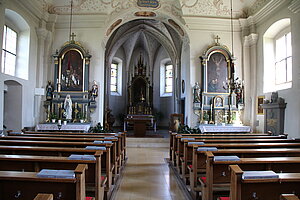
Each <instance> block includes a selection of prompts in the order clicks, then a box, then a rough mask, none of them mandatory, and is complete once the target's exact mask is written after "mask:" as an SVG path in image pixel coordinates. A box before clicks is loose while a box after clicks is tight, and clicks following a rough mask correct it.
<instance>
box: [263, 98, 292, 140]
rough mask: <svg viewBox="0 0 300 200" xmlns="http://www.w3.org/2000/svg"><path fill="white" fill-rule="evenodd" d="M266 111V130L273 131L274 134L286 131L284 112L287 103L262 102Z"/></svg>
mask: <svg viewBox="0 0 300 200" xmlns="http://www.w3.org/2000/svg"><path fill="white" fill-rule="evenodd" d="M262 108H263V109H264V113H265V123H264V127H265V129H264V130H265V132H268V131H271V132H272V133H273V135H280V134H283V133H284V112H285V108H286V103H284V102H281V103H278V102H276V103H268V104H262Z"/></svg>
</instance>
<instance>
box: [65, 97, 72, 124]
mask: <svg viewBox="0 0 300 200" xmlns="http://www.w3.org/2000/svg"><path fill="white" fill-rule="evenodd" d="M64 109H65V113H64V115H65V117H66V119H67V120H71V119H72V99H71V96H70V95H69V94H68V95H67V96H66V98H65V102H64Z"/></svg>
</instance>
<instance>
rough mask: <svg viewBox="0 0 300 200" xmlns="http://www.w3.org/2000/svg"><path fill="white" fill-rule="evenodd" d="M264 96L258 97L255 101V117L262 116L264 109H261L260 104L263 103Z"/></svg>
mask: <svg viewBox="0 0 300 200" xmlns="http://www.w3.org/2000/svg"><path fill="white" fill-rule="evenodd" d="M264 99H265V96H258V97H257V101H256V110H257V115H263V114H264V109H263V108H262V106H261V105H262V104H263V103H264Z"/></svg>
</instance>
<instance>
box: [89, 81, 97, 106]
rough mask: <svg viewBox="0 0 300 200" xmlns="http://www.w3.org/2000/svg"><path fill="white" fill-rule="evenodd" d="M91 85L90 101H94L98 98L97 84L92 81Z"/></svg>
mask: <svg viewBox="0 0 300 200" xmlns="http://www.w3.org/2000/svg"><path fill="white" fill-rule="evenodd" d="M93 83H94V84H93V85H92V89H91V99H92V101H95V99H96V97H97V96H98V85H97V82H96V81H95V80H94V81H93Z"/></svg>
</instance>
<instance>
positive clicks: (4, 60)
mask: <svg viewBox="0 0 300 200" xmlns="http://www.w3.org/2000/svg"><path fill="white" fill-rule="evenodd" d="M8 29H10V30H11V31H13V32H14V33H15V34H16V38H15V53H13V52H11V51H9V50H7V48H6V47H7V46H6V44H7V43H8V42H7V30H8ZM18 38H19V33H18V31H16V30H15V29H14V28H12V27H11V26H9V25H7V24H4V27H3V37H2V42H3V44H2V61H1V62H2V67H1V73H3V74H7V75H11V76H16V66H17V58H18ZM9 43H11V42H9ZM7 54H9V55H12V56H14V58H15V59H14V66H13V69H12V70H13V73H7V65H8V64H7V62H6V58H7V56H6V55H7ZM9 71H10V70H9Z"/></svg>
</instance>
